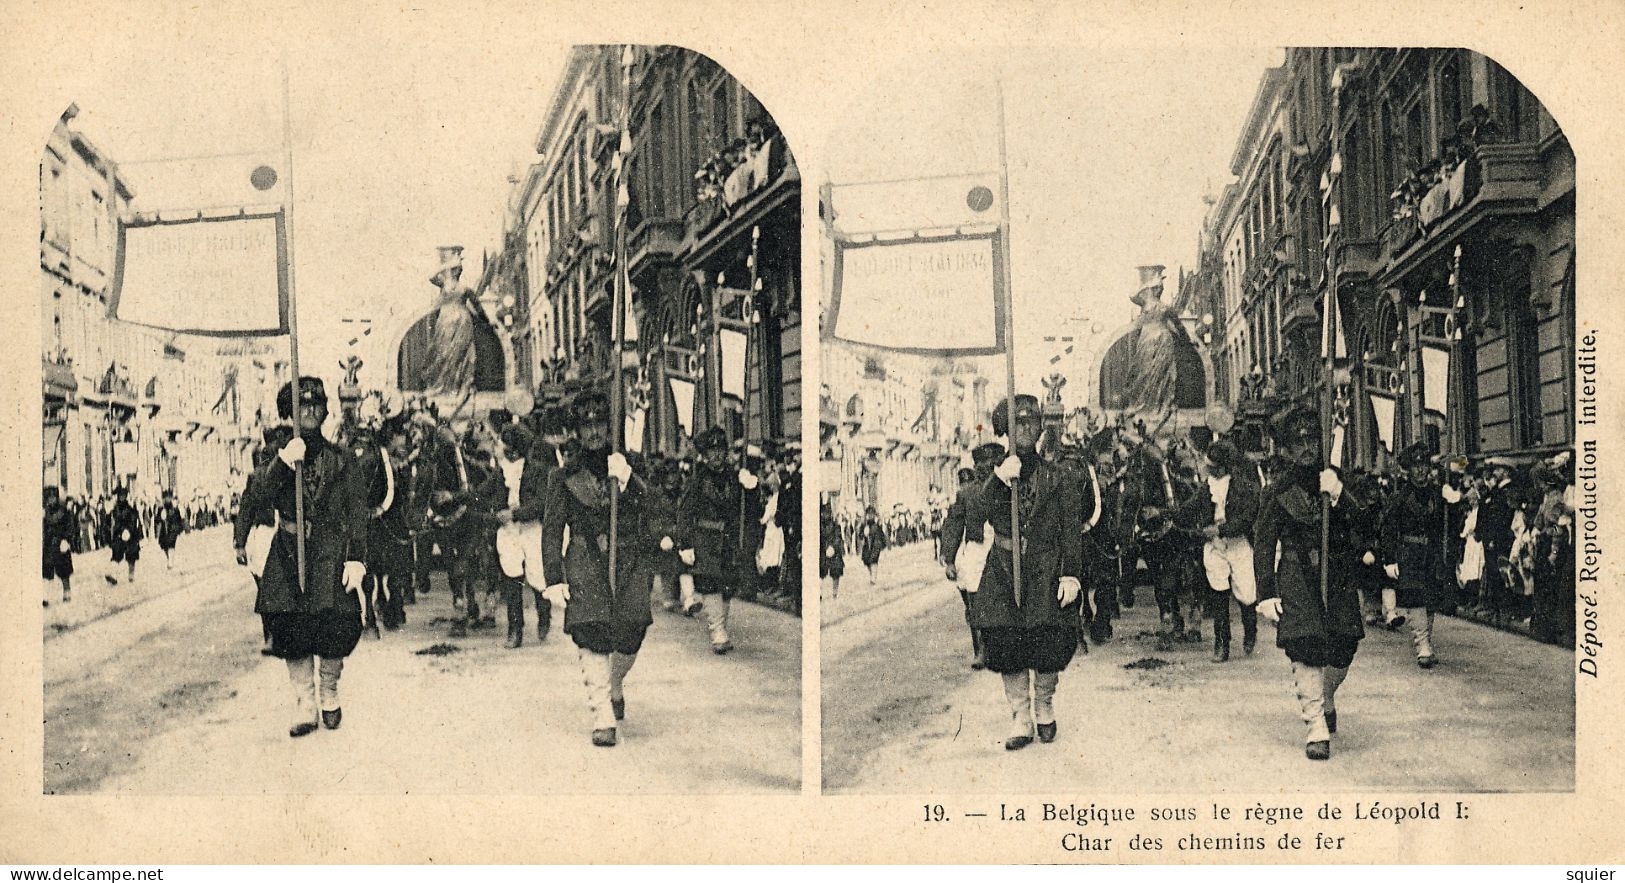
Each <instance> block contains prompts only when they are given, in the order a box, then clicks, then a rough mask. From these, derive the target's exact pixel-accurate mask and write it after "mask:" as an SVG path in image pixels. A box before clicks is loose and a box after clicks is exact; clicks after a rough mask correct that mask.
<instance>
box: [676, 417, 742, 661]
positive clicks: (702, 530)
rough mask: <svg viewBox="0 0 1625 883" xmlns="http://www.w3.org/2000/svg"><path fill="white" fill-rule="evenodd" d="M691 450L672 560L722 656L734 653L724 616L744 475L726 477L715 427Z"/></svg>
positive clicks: (722, 441)
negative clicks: (700, 603)
mask: <svg viewBox="0 0 1625 883" xmlns="http://www.w3.org/2000/svg"><path fill="white" fill-rule="evenodd" d="M694 448H695V450H696V451H698V452H699V455H700V462H699V463H698V464H697V466H696V468H695V470H694V475H693V477H692V478H690V479H689V482H688V487H687V488H686V489H685V490H684V492H683V499H682V500H681V501H680V502H679V503H678V504H677V511H678V515H679V516H680V519H679V520H680V522H681V523H680V527H681V533H682V536H680V537H677V538H676V539H677V542H678V548H679V551H678V557H679V558H680V559H681V560H682V562H683V564H684V565H686V566H687V567H688V568H689V571H690V573H691V574H692V575H693V578H694V590H695V591H696V592H698V593H699V594H700V595H702V596H703V598H704V604H705V619H706V625H707V626H708V627H709V630H710V632H711V651H712V652H713V653H716V654H718V655H722V654H725V653H728V652H729V651H731V650H733V648H734V645H733V640H732V638H731V637H730V636H729V634H728V614H729V607H730V606H731V604H732V600H733V596H734V593H735V590H736V588H737V587H736V586H734V585H732V582H733V581H734V580H735V579H737V578H738V571H737V569H736V567H735V562H736V561H737V556H738V543H739V540H738V535H739V489H740V488H741V487H744V485H745V484H746V480H745V477H746V476H747V475H749V473H747V472H745V471H744V470H743V469H741V470H739V474H738V476H737V477H736V476H735V475H733V474H731V473H730V470H729V469H728V440H727V437H726V436H725V435H724V434H723V432H722V428H721V427H717V426H713V427H711V428H710V429H707V430H705V431H704V432H702V433H700V434H699V436H697V437H696V438H695V439H694ZM751 481H754V478H752V479H751Z"/></svg>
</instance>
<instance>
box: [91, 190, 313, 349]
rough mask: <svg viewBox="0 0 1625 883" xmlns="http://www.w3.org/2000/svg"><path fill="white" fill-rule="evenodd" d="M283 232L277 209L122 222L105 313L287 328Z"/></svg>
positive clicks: (212, 328) (172, 323)
mask: <svg viewBox="0 0 1625 883" xmlns="http://www.w3.org/2000/svg"><path fill="white" fill-rule="evenodd" d="M286 236H287V231H286V229H285V225H284V222H283V213H282V212H280V211H275V212H270V213H266V214H253V215H250V214H239V215H232V216H228V217H219V218H207V217H192V218H185V219H175V220H157V221H140V222H126V223H123V224H121V225H120V226H119V235H118V253H117V257H116V260H115V263H114V273H113V286H112V291H111V294H110V295H109V296H108V300H107V315H108V317H109V318H112V319H117V320H119V321H121V322H130V323H133V324H137V325H147V326H150V327H154V328H163V329H166V330H169V331H177V332H181V333H184V334H203V335H212V336H216V337H257V336H271V335H280V334H287V333H288V259H287V238H286Z"/></svg>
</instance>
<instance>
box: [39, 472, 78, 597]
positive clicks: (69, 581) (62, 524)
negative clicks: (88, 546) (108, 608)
mask: <svg viewBox="0 0 1625 883" xmlns="http://www.w3.org/2000/svg"><path fill="white" fill-rule="evenodd" d="M78 534H79V526H78V525H77V524H75V523H74V520H73V513H71V512H69V511H68V507H66V506H64V505H62V491H61V490H60V489H58V488H56V487H47V488H46V489H45V526H44V533H43V538H44V541H45V543H44V553H45V578H46V579H47V580H52V579H54V580H57V581H59V582H61V583H62V603H64V604H66V603H68V602H69V601H72V600H73V544H74V538H75V537H76V536H78ZM45 604H46V606H47V607H48V606H50V604H51V602H49V601H46V602H45Z"/></svg>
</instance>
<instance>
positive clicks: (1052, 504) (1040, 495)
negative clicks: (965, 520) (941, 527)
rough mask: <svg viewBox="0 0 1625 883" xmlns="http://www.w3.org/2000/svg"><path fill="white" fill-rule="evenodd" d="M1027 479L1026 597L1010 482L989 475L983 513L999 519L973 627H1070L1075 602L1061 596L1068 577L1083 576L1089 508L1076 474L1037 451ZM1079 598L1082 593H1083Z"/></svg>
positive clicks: (1022, 484) (981, 499)
mask: <svg viewBox="0 0 1625 883" xmlns="http://www.w3.org/2000/svg"><path fill="white" fill-rule="evenodd" d="M1021 476H1022V477H1021V480H1020V481H1019V482H1017V485H1018V487H1019V488H1020V491H1021V496H1020V498H1019V505H1020V510H1021V546H1022V553H1021V587H1022V590H1021V597H1020V598H1019V599H1018V598H1017V597H1016V592H1015V580H1014V579H1013V571H1012V566H1013V561H1012V558H1013V556H1012V554H1011V531H1010V486H1009V485H1007V484H1005V483H1004V481H1003V480H1002V479H1000V478H999V477H998V476H997V475H990V476H988V478H987V481H986V482H985V483H984V484H983V485H982V489H981V492H980V493H979V494H978V495H977V504H978V505H979V506H980V507H981V510H982V511H981V514H980V515H977V514H970V515H969V516H968V517H969V518H971V519H986V520H987V521H988V522H989V523H991V524H992V526H993V537H992V541H993V547H992V548H991V549H990V550H989V551H988V556H987V565H986V566H985V567H984V568H983V569H982V581H981V583H980V584H979V586H978V588H977V591H976V592H975V594H974V595H972V597H971V609H970V626H971V628H977V629H981V628H1003V627H1011V626H1017V627H1023V628H1032V627H1036V626H1070V625H1072V624H1073V623H1074V622H1076V619H1077V615H1078V612H1077V607H1076V604H1077V603H1078V602H1077V601H1074V602H1073V605H1074V606H1071V607H1067V608H1064V609H1063V608H1062V607H1061V603H1060V600H1059V599H1057V598H1056V592H1057V589H1058V588H1059V586H1060V582H1061V577H1063V576H1070V577H1075V578H1077V579H1078V580H1079V582H1080V584H1081V582H1082V578H1083V575H1084V574H1083V523H1084V521H1086V520H1087V519H1088V515H1089V512H1088V509H1089V508H1090V506H1092V504H1093V500H1092V499H1091V500H1090V501H1088V502H1087V503H1086V501H1084V500H1083V498H1082V494H1081V493H1080V484H1079V482H1078V481H1077V480H1076V478H1075V477H1074V476H1072V475H1069V474H1067V473H1066V472H1065V471H1063V470H1062V469H1061V468H1060V467H1057V466H1055V465H1053V464H1050V463H1047V462H1044V461H1043V460H1041V459H1038V458H1037V457H1031V458H1023V460H1022V467H1021ZM1079 595H1080V597H1081V596H1082V593H1081V592H1080V593H1079Z"/></svg>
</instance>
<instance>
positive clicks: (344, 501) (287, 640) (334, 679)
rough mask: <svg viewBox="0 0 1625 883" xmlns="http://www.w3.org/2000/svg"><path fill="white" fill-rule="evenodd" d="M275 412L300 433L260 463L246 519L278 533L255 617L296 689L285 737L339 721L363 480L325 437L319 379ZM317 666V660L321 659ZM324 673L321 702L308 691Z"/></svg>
mask: <svg viewBox="0 0 1625 883" xmlns="http://www.w3.org/2000/svg"><path fill="white" fill-rule="evenodd" d="M277 414H278V416H279V417H281V418H282V419H284V420H295V421H296V423H295V426H296V427H297V430H298V434H296V435H293V436H292V437H291V438H290V439H288V441H287V442H286V443H284V444H283V445H282V447H281V449H280V450H279V451H277V453H276V455H275V456H273V457H270V458H268V459H267V460H266V462H265V465H263V466H262V467H260V469H259V471H258V472H257V473H256V474H255V476H254V480H253V481H251V482H250V483H249V485H248V488H247V490H246V491H245V492H244V494H243V503H242V509H243V512H244V513H246V514H245V515H244V516H243V518H244V522H245V523H248V524H253V523H255V522H256V521H258V520H259V519H260V517H262V515H263V514H264V513H266V512H267V511H270V510H274V511H275V512H276V514H277V516H278V518H277V521H278V529H277V532H276V536H275V537H274V538H273V539H272V540H271V549H270V553H269V556H268V557H267V559H266V562H265V572H264V573H263V574H262V575H261V577H260V584H259V593H258V598H257V599H256V601H255V603H254V609H255V611H256V612H259V613H262V614H265V615H266V617H267V626H268V627H269V630H270V632H271V655H273V656H277V657H279V658H281V659H283V660H285V661H286V662H287V665H288V678H289V680H290V681H291V682H292V684H293V690H294V719H293V724H292V726H290V727H289V729H288V735H289V736H294V737H298V736H304V735H307V734H309V733H311V732H313V731H314V730H315V729H316V712H317V709H318V708H320V711H321V722H322V725H323V726H325V727H327V728H328V729H330V730H333V729H337V728H338V726H339V722H340V720H341V718H342V710H341V708H340V706H339V692H338V689H339V676H340V675H341V674H343V672H344V659H345V657H347V656H349V655H350V653H351V652H353V651H354V650H355V646H356V643H357V642H359V641H360V640H361V602H360V599H359V597H358V593H359V592H360V591H361V590H362V588H363V583H364V581H365V579H366V575H367V568H366V565H365V564H364V563H363V562H365V561H366V558H367V521H368V516H369V514H370V513H369V512H368V509H367V494H368V490H369V489H368V486H367V481H366V479H367V477H366V476H365V475H364V474H363V473H362V471H361V470H360V469H357V468H355V460H354V458H353V457H352V456H351V455H350V454H349V453H348V452H347V451H345V450H344V449H343V448H340V447H338V446H336V445H334V444H332V443H330V442H328V441H327V439H326V438H324V437H323V436H322V422H323V421H325V420H326V419H327V391H326V389H325V388H324V387H323V386H322V381H321V380H320V379H318V378H315V377H303V378H300V380H299V401H298V404H297V411H296V410H295V403H294V392H293V383H291V382H290V383H287V384H284V385H283V387H282V389H281V391H280V392H278V393H277ZM299 463H303V464H304V465H303V467H302V468H301V469H300V471H299V473H297V474H301V475H302V477H303V489H304V527H305V569H304V574H303V577H304V578H303V580H301V579H300V571H299V562H298V554H297V541H298V528H297V526H296V520H295V517H294V516H295V508H296V503H295V499H294V494H295V491H294V477H295V475H296V472H295V469H296V464H299ZM237 563H238V564H242V565H247V563H248V550H247V549H246V548H245V547H244V546H241V545H239V546H238V547H237ZM318 659H319V660H320V662H319V663H318V662H317V660H318ZM318 665H319V668H320V673H321V686H320V700H319V703H318V701H317V698H316V696H315V695H313V693H315V692H316V691H315V686H314V683H313V678H314V675H315V673H316V671H317V668H318Z"/></svg>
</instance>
